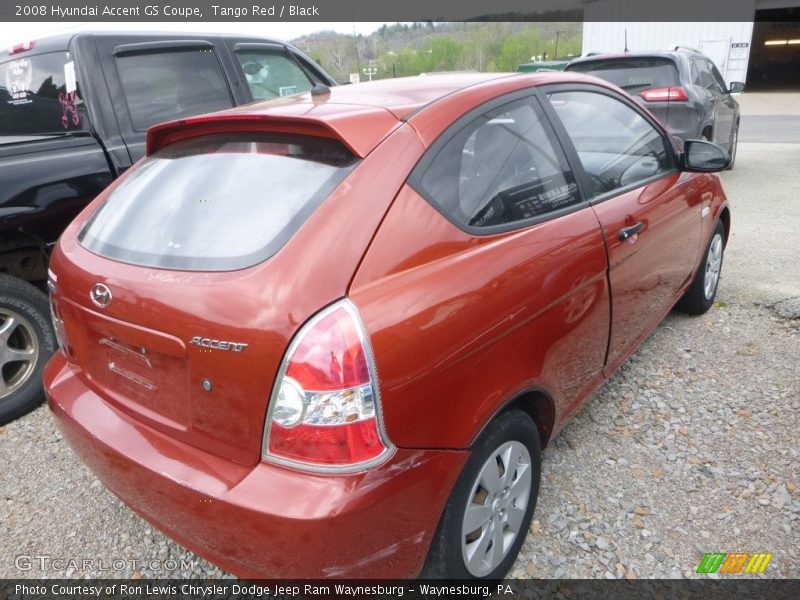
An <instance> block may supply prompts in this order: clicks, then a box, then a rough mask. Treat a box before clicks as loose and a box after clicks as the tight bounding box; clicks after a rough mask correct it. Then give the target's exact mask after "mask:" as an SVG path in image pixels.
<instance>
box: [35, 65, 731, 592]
mask: <svg viewBox="0 0 800 600" xmlns="http://www.w3.org/2000/svg"><path fill="white" fill-rule="evenodd" d="M568 82H577V83H581V84H589V83H591V84H595V85H598V86H602V87H604V88H607V89H612V90H616V88H613V86H611V85H609V84H606V83H605V82H601V81H600V80H597V79H594V78H591V77H586V76H582V75H579V74H573V73H566V74H561V73H537V74H532V75H514V76H506V75H502V76H498V75H479V74H469V75H460V76H450V77H444V76H434V77H419V78H409V79H405V80H395V81H384V82H375V83H374V84H366V85H363V86H356V85H354V86H341V87H337V88H334V89H333V90H331V93H330V94H329V95H327V94H326V95H324V96H320V97H315V98H312V97H311V96H310V95H300V96H295V97H291V98H283V99H279V100H275V101H271V102H267V103H260V104H254V105H250V106H247V107H241V108H239V109H235V110H233V111H227V112H226V113H222V114H223V115H231V116H224V119H223V120H222V121H220V120H214V119H218V117H219V115H217V116H213V117H212V118H210V119H206V120H202V119H201V120H200V121H198V123H197V124H196V125H191V123H181V122H178V123H173V124H167V125H165V126H163V128H161V129H156V130H154V137H153V144H154V147H155V146H157V145H159V144H162V143H167V142H170V141H174V140H176V139H183V138H185V137H186V136H195V135H205V134H208V133H209V132H212V131H222V130H223V129H224V128H225V127H229V128H230V129H225V131H241V132H244V131H265V130H268V131H271V130H279V131H282V132H288V131H292V132H295V133H304V134H308V135H319V136H322V137H337V138H340V139H341V140H342V142H343V143H345V144H346V145H347V146H349V147H350V148H351V149H352V150H353V151H354V152H355V153H356V154H358V155H359V156H362V157H364V158H363V160H362V161H361V162H360V163H359V164H358V165H357V166H356V167H355V168H354V169H353V171H352V172H351V173H350V174H349V175H347V177H346V178H345V179H344V180H343V181H342V182H341V183H340V184H339V185H338V187H337V188H336V189H335V190H334V191H333V192H332V193H331V195H330V196H329V197H328V198H327V199H326V200H324V201H323V202H322V204H321V205H320V206H319V208H317V209H316V210H315V211H314V212H313V214H312V215H311V216H309V217H308V218H307V220H306V221H305V222H304V223H303V225H301V226H300V227H299V229H298V230H297V232H296V233H295V234H294V235H293V236H292V237H291V239H290V240H289V241H288V242H286V244H285V245H284V246H283V247H282V248H281V249H280V250H278V251H277V252H276V253H275V254H274V255H273V256H272V257H270V258H269V259H267V260H266V261H264V262H262V263H260V264H257V265H255V266H252V267H249V268H246V269H241V270H238V271H229V272H189V271H177V270H173V271H169V270H163V269H156V268H148V267H142V266H135V265H129V264H122V263H119V262H115V261H112V260H109V259H106V258H103V257H101V256H99V255H96V254H93V253H92V252H89V251H87V250H86V249H84V248H83V247H82V246H81V244H80V243H79V242H78V240H77V236H78V233H79V231H80V230H81V228H82V227H83V226H84V224H85V223H86V222H87V220H88V219H89V218H90V216H91V215H92V214H93V212H94V211H95V210H96V208H97V207H98V205H99V203H101V202H102V201H103V200H104V197H105V194H104V195H102V196H101V197H99V198H98V199H97V200H96V201H95V202H94V203H93V204H91V205H90V206H89V207H88V208H87V209H86V210H85V211H84V212H83V213H82V214H81V215H80V216H79V217H78V218H77V219H76V221H75V222H73V224H72V225H71V226H70V227H69V228H68V229H67V230H66V231H65V233H64V235H63V236H62V238H61V240H60V242H59V244H58V246H57V248H56V249H55V251H54V253H53V257H52V260H51V268H52V270H53V272H54V274H55V278H57V281H56V282H55V283H56V288H57V289H56V292H55V294H54V299H55V302H56V305H57V307H58V310H59V313H60V315H61V317H62V319H63V321H64V328H65V330H66V333H67V336H68V338H69V344H70V349H69V352H68V354H69V356H67V355H66V354H65V352H64V351H61V352H59V353H57V355H56V356H55V357H54V358H53V359H52V361H51V362H50V363H49V365H48V367H47V369H46V372H45V386H46V389H47V391H48V398H49V403H50V406H51V408H52V410H53V413H54V414H55V416H56V418H57V420H58V422H59V426H60V427H61V429H62V430H63V431H64V435H65V437H66V439H67V440H68V441H69V443H70V445H71V446H72V447H73V448H75V450H76V452H77V453H78V454H79V455H80V456H81V458H82V459H83V460H84V461H85V462H87V464H89V466H90V467H91V468H92V470H93V471H94V472H96V473H97V474H98V476H99V477H100V478H101V479H102V480H103V481H104V482H105V483H106V485H108V487H109V488H111V489H112V490H113V491H114V492H115V493H116V494H117V495H118V496H119V497H120V498H122V499H123V501H125V502H126V503H128V504H129V505H130V506H132V507H133V508H134V510H136V511H137V512H139V513H140V514H141V515H142V516H144V517H145V518H146V519H148V520H149V521H150V522H152V523H153V524H154V525H156V526H157V527H159V528H161V529H163V530H164V531H166V532H167V533H168V534H169V535H171V536H172V537H174V538H175V539H177V540H178V541H179V542H181V543H182V544H184V545H186V546H187V547H189V548H191V549H192V550H193V551H195V552H197V553H198V554H200V555H202V556H205V557H207V558H209V559H210V560H212V561H214V562H215V563H217V564H219V565H221V566H223V567H224V568H226V569H228V570H230V571H232V572H233V573H236V574H238V575H242V576H249V577H284V578H293V577H294V578H314V577H325V576H339V577H375V576H380V577H398V578H401V577H410V576H415V575H417V574H418V573H419V572H420V569H421V567H422V565H423V562H424V560H425V557H426V554H427V551H428V548H429V545H430V541H431V538H432V535H433V533H434V531H435V529H436V526H437V523H438V521H439V518H440V516H441V514H442V510H443V507H444V505H445V502H446V501H447V498H448V497H449V495H450V493H451V490H452V487H453V485H454V482H455V481H456V479H457V477H458V475H459V472H460V470H461V469H462V467H463V464H464V462H465V461H466V459H467V457H468V455H469V452H468V448H470V447H471V445H472V444H473V442H474V440H475V438H476V437H477V436H478V435H479V433H480V431H481V430H482V429H483V428H484V427H485V425H486V424H487V422H489V421H490V420H491V418H492V417H493V416H494V415H496V414H497V413H498V411H500V410H502V408H503V407H504V406H506V405H507V404H508V403H509V402H511V401H512V400H514V399H515V398H517V397H518V396H519V395H520V394H522V393H525V392H527V391H530V390H537V391H538V392H540V393H543V394H545V395H546V396H547V398H548V399H549V400H551V401H552V416H553V421H552V423H548V424H547V426H546V427H544V430H545V431H546V432H550V431H552V433H553V434H555V433H557V432H558V431H559V430H560V429H561V428H562V427H563V426H564V424H565V423H566V422H567V420H568V419H569V417H570V416H571V415H572V414H574V413H575V411H577V410H578V409H579V408H580V406H581V405H582V404H583V402H584V401H585V400H586V399H587V398H588V396H589V395H590V394H591V393H592V392H593V391H594V390H595V389H597V387H599V386H600V385H601V384H602V382H603V381H604V380H605V378H606V377H607V376H608V375H609V374H610V373H611V372H612V371H613V369H614V368H616V367H617V366H618V365H619V364H620V363H621V362H622V361H624V360H625V359H626V358H627V357H628V356H629V355H630V354H631V353H632V352H633V351H634V350H635V349H636V347H637V346H638V345H639V343H641V341H642V340H643V339H644V338H645V337H646V336H647V335H649V333H650V332H651V331H652V330H653V328H655V327H656V325H657V324H658V322H659V320H660V319H661V318H662V317H663V316H664V314H665V313H666V312H667V311H668V310H669V309H670V308H671V306H672V305H673V304H674V303H675V301H677V300H678V298H680V296H681V294H682V293H683V291H685V290H686V288H687V286H688V285H689V282H690V281H691V279H692V276H693V274H694V272H695V271H696V269H697V268H698V265H697V263H698V259H699V257H700V256H702V252H703V250H704V249H705V247H706V245H707V244H708V241H709V237H710V235H711V231H712V227H713V224H714V223H715V222H716V220H718V219H719V218H720V214H721V211H723V210H725V206H726V204H725V202H726V201H725V197H724V193H723V191H722V188H721V185H720V183H719V179H718V178H717V177H716V176H715V175H698V174H688V173H677V172H672V173H668V174H666V175H665V176H663V177H661V178H660V179H658V180H656V181H652V182H650V183H648V184H647V185H643V186H642V187H640V188H638V189H635V190H629V191H626V192H624V193H620V194H619V195H618V196H616V197H613V198H609V199H606V200H604V201H602V202H598V203H595V204H589V203H583V204H581V205H576V207H575V209H574V210H572V212H566V214H565V213H564V212H561V213H559V214H560V215H561V216H558V217H554V218H550V219H549V220H544V221H542V222H538V223H536V224H532V225H528V226H525V227H519V228H517V229H515V230H512V231H507V232H504V233H494V234H491V235H473V234H471V233H467V232H466V231H464V230H462V229H460V228H458V227H457V226H456V225H454V224H453V223H452V222H450V221H449V220H448V219H447V218H445V217H444V216H443V215H442V214H441V213H440V212H439V211H438V210H437V209H436V208H434V206H433V205H432V204H431V203H430V202H428V200H426V199H424V198H423V197H421V196H420V195H419V194H418V193H417V192H416V191H415V190H414V189H412V187H411V186H410V185H408V184H407V183H406V181H407V179H408V176H409V173H410V172H411V171H412V170H413V169H414V166H415V165H417V164H418V162H419V161H420V159H421V158H422V157H423V155H424V153H425V150H426V149H427V147H428V146H429V145H430V144H431V143H432V142H434V141H435V140H436V139H437V138H438V137H439V136H440V135H441V134H442V133H443V132H444V131H445V130H446V129H447V127H448V126H449V125H451V124H452V123H453V121H454V120H455V119H457V118H458V117H460V116H461V115H463V114H465V113H467V112H469V111H470V110H472V109H474V108H476V107H477V106H479V105H481V104H483V103H485V102H487V101H489V100H491V99H493V98H496V97H498V96H501V95H503V94H507V93H510V92H514V91H516V90H521V89H525V88H531V87H535V86H538V85H544V84H548V83H568ZM615 93H620V94H621V93H622V92H619V91H618V90H616V92H615ZM225 119H227V120H225ZM230 119H233V120H230ZM403 119H406V120H407V121H406V122H403ZM223 123H225V125H222V124H223ZM248 124H249V125H248ZM271 128H272V129H271ZM159 136H161V137H160V138H159ZM132 171H133V169H132ZM124 180H125V177H123V178H121V179H120V180H118V182H117V183H116V184H114V185H112V187H111V188H109V189H110V190H113V189H114V188H115V187H116V185H118V183H119V181H124ZM106 193H108V192H106ZM254 193H257V191H254ZM706 208H707V209H708V211H707V213H706V214H703V212H702V211H703V210H704V209H706ZM637 221H642V222H643V223H644V225H645V227H644V229H643V230H642V231H641V232H640V233H639V234H638V235H637V236H636V238H635V239H634V240H633V241H632V242H631V241H626V242H620V241H619V240H618V239H617V237H616V236H617V232H618V230H619V229H620V228H622V227H627V226H630V225H631V224H633V223H635V222H637ZM98 282H99V283H104V284H106V285H108V286H109V288H111V289H112V290H113V292H114V297H113V302H112V303H111V304H110V305H109V306H108V307H106V308H98V307H97V306H95V305H94V304H92V302H91V300H90V296H89V291H90V289H91V287H92V286H93V285H94V284H95V283H98ZM344 297H349V299H350V301H351V302H352V303H353V306H354V307H355V309H356V311H357V313H358V315H359V316H360V318H361V320H363V326H364V329H366V334H367V335H366V338H368V340H367V341H368V344H366V342H365V346H366V345H369V346H370V347H371V352H372V354H373V356H374V362H375V372H376V376H377V382H375V383H376V387H377V389H378V390H379V392H380V411H381V414H382V418H383V427H384V429H385V431H386V433H387V440H388V441H389V442H391V443H390V444H387V446H386V447H387V448H391V449H392V452H390V457H389V458H388V460H387V461H386V462H384V463H382V464H380V465H378V466H375V467H371V468H369V469H367V470H364V471H361V472H359V473H353V474H341V473H339V474H330V473H328V474H319V473H318V474H313V473H310V472H301V471H297V470H293V469H290V468H287V467H281V466H277V465H275V464H269V463H267V462H266V461H265V460H261V457H262V448H261V446H262V441H263V438H264V428H265V421H266V419H267V410H268V403H269V397H270V392H271V390H272V389H273V386H274V383H275V379H276V377H277V375H278V373H279V371H280V369H281V364H282V360H283V358H284V356H285V354H286V352H287V347H289V344H290V342H291V340H292V339H293V337H294V336H295V335H296V334H297V333H298V331H299V330H300V329H301V328H302V327H303V325H304V324H305V323H306V322H307V321H308V320H309V318H311V317H313V316H314V315H316V314H318V313H319V311H320V310H322V309H323V308H325V307H326V306H328V305H330V304H331V303H333V302H335V301H337V300H339V299H341V298H344ZM356 311H353V314H356ZM195 336H202V337H207V338H215V339H219V340H228V341H233V342H237V343H245V344H248V346H247V351H246V352H241V353H238V354H236V355H235V356H234V355H233V354H232V353H230V352H219V351H212V350H209V349H208V348H203V347H201V346H199V345H197V344H192V343H191V342H190V340H192V338H194V337H195ZM365 354H367V353H366V352H365ZM112 367H113V368H112ZM204 379H211V380H213V383H214V385H213V390H204V389H203V387H202V382H203V380H204ZM374 421H375V422H377V421H378V419H377V417H374ZM267 458H269V457H267Z"/></svg>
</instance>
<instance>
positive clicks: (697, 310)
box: [675, 221, 725, 315]
mask: <svg viewBox="0 0 800 600" xmlns="http://www.w3.org/2000/svg"><path fill="white" fill-rule="evenodd" d="M716 244H719V256H718V262H717V263H715V265H716V266H714V264H712V263H714V261H715V260H716V259H714V257H713V256H712V254H715V250H713V249H714V248H715V247H716V246H715V245H716ZM724 250H725V225H723V224H722V221H717V224H716V225H714V231H713V232H712V233H711V240H709V242H708V246H706V251H705V252H704V253H703V259H702V261H701V262H700V266H699V267H697V273H695V276H694V280H692V285H691V286H689V289H688V290H686V293H685V294H684V295H683V297H682V298H681V299H680V300H679V301H678V304H676V305H675V307H676V308H677V309H678V310H680V311H682V312H685V313H688V314H690V315H702V314H703V313H706V312H708V309H709V308H711V305H712V304H714V299H715V298H716V297H717V287H718V286H719V277H720V275H721V273H722V259H723V256H724ZM714 269H716V277H715V278H714V280H713V282H707V280H706V278H707V277H709V276H710V274H711V272H712V271H713V270H714ZM706 283H709V286H708V287H707V286H706Z"/></svg>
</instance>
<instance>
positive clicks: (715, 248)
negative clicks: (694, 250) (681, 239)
mask: <svg viewBox="0 0 800 600" xmlns="http://www.w3.org/2000/svg"><path fill="white" fill-rule="evenodd" d="M721 269H722V236H721V235H720V234H719V233H716V234H714V237H713V238H711V245H710V246H709V247H708V255H707V256H706V275H705V279H704V280H703V292H704V293H705V295H706V300H711V298H713V297H714V293H715V292H716V291H717V282H718V281H719V273H720V270H721Z"/></svg>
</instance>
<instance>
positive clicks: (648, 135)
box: [549, 91, 674, 196]
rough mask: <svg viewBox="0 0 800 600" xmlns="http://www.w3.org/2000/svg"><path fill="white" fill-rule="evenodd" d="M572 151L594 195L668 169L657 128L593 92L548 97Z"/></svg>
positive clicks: (669, 161) (664, 144)
mask: <svg viewBox="0 0 800 600" xmlns="http://www.w3.org/2000/svg"><path fill="white" fill-rule="evenodd" d="M549 98H550V103H551V104H552V106H553V108H554V109H555V112H556V114H557V115H558V117H559V119H560V120H561V122H562V123H563V124H564V128H565V129H566V130H567V134H568V135H569V137H570V139H571V140H572V143H573V144H574V146H575V149H576V150H577V152H578V156H579V157H580V160H581V163H582V164H583V168H584V170H585V171H586V173H587V175H588V176H589V179H590V180H591V184H592V192H593V194H594V195H595V196H600V195H602V194H607V193H609V192H613V191H614V190H617V189H620V188H625V187H629V186H632V185H634V184H636V183H639V182H643V181H645V180H647V179H651V178H653V177H656V176H658V175H659V174H662V173H667V172H669V171H672V170H673V169H674V164H673V161H672V155H671V154H670V152H669V149H668V146H667V141H666V139H665V138H664V136H663V135H662V134H661V132H660V131H659V130H658V129H656V128H655V127H653V125H651V124H650V123H649V122H648V121H647V120H646V119H645V118H644V117H643V116H642V115H640V114H639V113H638V112H637V111H636V110H634V109H633V108H631V107H630V106H628V105H627V104H624V103H623V102H621V101H620V100H617V99H616V98H612V97H610V96H607V95H605V94H601V93H596V92H583V91H574V92H556V93H553V94H550V95H549Z"/></svg>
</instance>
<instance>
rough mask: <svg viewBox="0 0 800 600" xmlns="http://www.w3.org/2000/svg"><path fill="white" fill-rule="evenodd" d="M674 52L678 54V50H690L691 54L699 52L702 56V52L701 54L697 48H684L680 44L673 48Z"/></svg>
mask: <svg viewBox="0 0 800 600" xmlns="http://www.w3.org/2000/svg"><path fill="white" fill-rule="evenodd" d="M673 50H675V51H676V52H677V51H678V50H688V51H690V52H697V54H702V52H700V50H698V49H697V48H692V47H691V46H683V45H681V44H678V45H677V46H675V47H674V48H673Z"/></svg>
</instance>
